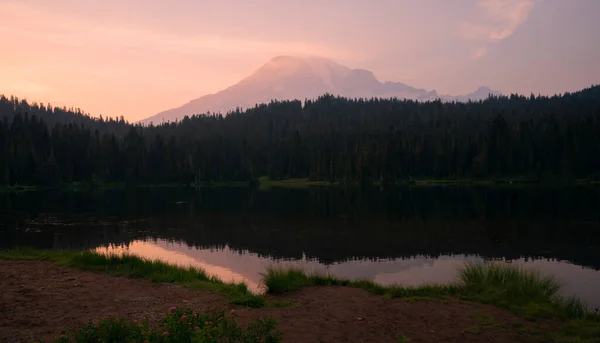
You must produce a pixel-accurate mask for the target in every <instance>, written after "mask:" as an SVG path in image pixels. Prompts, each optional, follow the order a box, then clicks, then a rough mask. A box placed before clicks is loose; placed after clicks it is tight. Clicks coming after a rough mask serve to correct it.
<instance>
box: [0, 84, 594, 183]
mask: <svg viewBox="0 0 600 343" xmlns="http://www.w3.org/2000/svg"><path fill="white" fill-rule="evenodd" d="M2 117H3V120H2V121H1V122H0V180H2V183H3V184H4V185H5V186H12V185H49V186H51V185H58V184H62V183H71V182H88V183H108V182H116V183H128V184H167V183H180V184H192V183H194V184H197V183H203V182H223V181H242V182H255V181H256V180H257V179H258V178H260V177H263V176H268V177H269V178H271V179H288V178H309V179H311V180H326V181H331V182H339V183H365V184H366V183H373V182H378V183H384V184H385V183H395V182H404V181H407V180H412V179H415V178H436V179H463V178H495V177H501V178H512V177H515V178H516V177H526V178H530V179H541V178H544V177H560V178H588V177H598V176H600V86H594V87H590V88H587V89H584V90H582V91H579V92H576V93H565V94H563V95H556V96H552V97H547V96H534V95H531V96H529V97H526V96H522V95H516V94H513V95H510V96H490V97H489V98H488V99H486V100H483V101H477V102H466V103H461V102H441V101H429V102H418V101H411V100H400V99H347V98H342V97H335V96H332V95H327V94H326V95H324V96H321V97H319V98H318V99H316V100H305V101H304V103H302V102H301V101H272V102H270V103H268V104H260V105H256V106H255V107H253V108H249V109H246V110H241V109H237V110H235V111H232V112H229V113H227V114H226V115H221V114H200V115H193V116H186V117H185V118H184V119H182V120H181V121H176V122H170V123H162V124H160V125H157V126H155V125H150V126H141V125H134V124H130V123H128V122H126V121H125V120H124V118H122V117H121V118H107V119H104V118H92V117H90V116H89V115H87V114H85V113H83V112H81V111H80V110H74V109H66V108H62V109H60V108H52V107H51V106H44V105H38V104H33V105H30V104H28V103H27V101H24V100H19V99H16V98H14V97H11V98H6V97H0V118H2Z"/></svg>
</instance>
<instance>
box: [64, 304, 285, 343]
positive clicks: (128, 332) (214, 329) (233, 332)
mask: <svg viewBox="0 0 600 343" xmlns="http://www.w3.org/2000/svg"><path fill="white" fill-rule="evenodd" d="M276 327H277V321H276V320H275V319H271V318H268V319H258V320H256V321H254V322H252V323H251V324H249V325H248V326H247V327H246V328H245V329H244V328H241V327H239V326H238V324H237V322H236V320H235V317H234V314H233V311H231V312H229V313H226V312H224V311H209V312H207V313H194V312H193V311H192V310H190V309H178V308H176V307H171V308H169V312H168V313H167V315H166V316H165V317H164V318H163V319H162V320H161V321H160V322H159V323H158V325H151V324H150V323H149V322H148V320H147V319H145V320H143V321H140V322H138V321H135V320H133V321H131V320H127V319H123V318H116V317H111V318H108V319H104V320H102V321H100V322H99V323H98V324H93V323H90V324H88V325H86V326H84V327H81V328H79V329H75V330H72V331H71V332H70V333H69V334H67V335H66V336H63V337H61V338H59V339H58V340H56V341H55V343H84V342H86V343H87V342H106V343H109V342H110V343H121V342H122V343H129V342H147V343H213V342H214V343H216V342H227V343H278V342H281V340H282V334H281V333H279V332H277V331H276V330H275V329H276Z"/></svg>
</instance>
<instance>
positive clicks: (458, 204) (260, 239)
mask: <svg viewBox="0 0 600 343" xmlns="http://www.w3.org/2000/svg"><path fill="white" fill-rule="evenodd" d="M599 199H600V197H599V194H598V192H597V191H594V190H590V189H585V188H582V189H577V188H572V189H566V190H551V189H490V188H453V187H448V188H413V189H409V188H396V189H392V190H387V191H383V192H381V191H379V190H376V189H363V190H343V189H325V190H315V189H307V190H286V189H273V190H271V191H268V192H261V191H253V190H251V189H248V188H230V189H203V190H202V191H200V192H197V193H196V192H193V191H190V190H179V189H176V188H173V189H159V190H138V191H135V192H126V191H112V192H101V193H45V194H38V193H27V194H21V195H19V196H18V197H15V196H12V197H11V198H10V199H9V200H10V202H5V204H6V205H7V206H4V207H3V210H1V211H2V212H1V213H0V214H2V215H3V218H6V220H3V223H2V227H3V230H4V231H5V232H4V233H3V234H2V237H3V240H2V243H1V245H2V246H14V245H16V244H21V243H23V242H28V243H29V244H30V245H34V246H38V247H43V248H77V249H86V248H93V247H97V246H105V245H107V244H128V243H130V242H132V241H133V240H135V239H138V238H151V237H160V238H165V239H173V240H177V241H182V242H185V243H186V244H188V245H190V246H197V247H200V248H206V247H218V246H223V245H225V244H227V245H228V246H229V247H230V248H231V249H232V250H237V251H239V252H241V251H244V250H248V251H251V252H255V253H257V254H259V255H263V256H270V257H273V258H301V257H302V255H303V254H305V255H306V256H307V257H309V258H318V259H319V260H320V261H322V262H324V263H331V262H336V261H343V260H347V259H349V258H361V259H362V258H368V259H377V258H397V257H408V256H413V255H428V256H438V255H440V254H479V255H482V256H488V257H492V258H500V257H507V258H519V257H522V256H539V257H547V258H558V259H565V260H571V261H574V262H575V263H578V264H582V265H588V266H593V267H596V268H598V267H600V262H598V261H599V260H600V259H599V258H598V254H599V252H598V250H597V247H599V246H600V224H598V223H599V222H600V211H598V209H599V208H598V204H600V202H599ZM48 217H52V218H53V224H54V225H49V224H48V223H46V224H44V223H45V222H44V220H43V219H44V218H48ZM57 222H58V223H59V224H60V223H64V224H70V226H69V227H65V226H61V225H56V223H57ZM32 223H38V225H37V226H35V225H33V224H32ZM40 223H41V224H40ZM32 227H34V228H35V229H39V230H40V231H41V232H38V233H35V232H26V230H27V229H31V228H32ZM12 228H19V229H20V230H19V231H14V230H12ZM21 245H22V244H21ZM594 247H596V248H594Z"/></svg>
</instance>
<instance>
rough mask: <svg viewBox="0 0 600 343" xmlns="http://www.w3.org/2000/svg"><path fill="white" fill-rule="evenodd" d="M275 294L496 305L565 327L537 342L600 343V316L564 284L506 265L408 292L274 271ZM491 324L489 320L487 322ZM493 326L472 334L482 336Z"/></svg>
mask: <svg viewBox="0 0 600 343" xmlns="http://www.w3.org/2000/svg"><path fill="white" fill-rule="evenodd" d="M263 283H264V285H265V286H266V288H267V293H269V294H282V293H286V292H290V291H295V290H298V289H301V288H303V287H310V286H347V287H357V288H361V289H364V290H367V291H369V292H372V293H375V294H378V295H382V296H384V297H386V298H404V299H407V300H410V301H413V300H423V299H427V300H430V299H438V300H439V299H443V298H446V297H449V296H453V297H458V298H459V299H462V300H466V301H471V302H477V303H484V304H492V305H495V306H498V307H503V308H506V309H509V310H511V311H512V312H514V313H516V314H518V315H522V316H523V317H524V318H526V319H529V320H539V319H552V320H558V321H560V323H561V325H560V326H559V327H557V330H556V331H554V332H547V331H535V332H533V331H532V332H528V333H527V334H528V335H532V337H534V338H536V339H543V340H546V341H553V342H560V343H575V342H577V343H600V316H599V315H597V314H592V313H590V312H588V311H587V310H586V308H585V306H584V305H583V303H582V302H581V301H580V300H579V299H577V298H574V297H570V298H562V297H560V296H559V291H560V285H559V284H558V283H557V282H556V281H555V280H554V279H553V278H551V277H546V276H542V275H540V274H539V272H537V271H533V270H527V269H523V268H518V267H514V266H507V265H502V264H494V263H492V264H481V265H475V264H468V265H466V266H465V267H463V268H462V269H460V271H459V280H458V281H457V282H456V283H453V284H448V285H424V286H419V287H403V286H399V285H392V286H382V285H377V284H375V283H373V282H371V281H368V280H357V281H351V280H346V279H336V278H334V277H333V276H331V275H320V274H317V273H307V272H305V271H304V270H302V269H301V268H297V267H292V268H283V267H271V268H268V269H267V272H266V273H265V274H264V275H263ZM484 319H485V318H484ZM490 323H493V321H491V320H488V319H486V321H485V322H481V323H478V325H476V326H473V327H471V328H468V329H467V333H471V334H477V333H479V332H480V331H481V330H483V329H485V328H486V327H489V326H490V325H492V324H490Z"/></svg>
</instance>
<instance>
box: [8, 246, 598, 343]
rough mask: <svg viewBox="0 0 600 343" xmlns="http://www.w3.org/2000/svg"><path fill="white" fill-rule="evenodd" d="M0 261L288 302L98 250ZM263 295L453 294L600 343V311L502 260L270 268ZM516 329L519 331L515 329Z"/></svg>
mask: <svg viewBox="0 0 600 343" xmlns="http://www.w3.org/2000/svg"><path fill="white" fill-rule="evenodd" d="M0 259H5V260H6V259H8V260H48V261H54V262H56V263H57V264H59V265H62V266H67V267H74V268H79V269H83V270H90V271H97V272H104V273H107V274H110V275H115V276H127V277H133V278H143V279H147V280H151V281H155V282H170V283H178V284H182V285H184V286H186V287H190V288H195V289H200V290H207V291H213V292H218V293H220V294H223V295H225V296H226V297H227V298H228V299H229V301H230V302H231V303H233V304H238V305H243V306H248V307H255V308H258V307H265V306H266V307H282V306H290V305H292V306H293V304H291V303H289V302H287V301H282V300H279V299H275V298H273V297H270V298H269V301H268V302H267V301H266V300H265V297H264V296H262V295H255V294H252V293H251V292H250V291H249V290H248V289H247V287H246V285H245V284H232V283H224V282H222V281H220V280H218V279H216V278H214V277H211V276H208V275H207V274H206V273H205V272H204V271H202V270H201V269H196V268H192V267H189V268H182V267H177V266H172V265H168V264H165V263H163V262H158V261H151V260H147V259H142V258H139V257H135V256H130V255H119V256H117V255H103V254H99V253H93V252H71V251H41V250H33V249H13V250H8V251H0ZM263 283H264V285H265V287H266V289H267V293H268V294H271V295H277V294H283V293H286V292H292V291H296V290H299V289H302V288H305V287H312V286H345V287H356V288H361V289H364V290H366V291H369V292H371V293H374V294H378V295H381V296H383V297H385V298H404V299H406V300H407V301H422V300H428V301H442V302H446V301H448V300H451V298H458V299H460V300H461V301H462V302H476V303H484V304H491V305H495V306H497V307H501V308H505V309H507V310H510V311H512V312H513V313H515V314H517V315H519V316H521V317H523V318H524V319H526V320H529V321H532V322H536V321H540V320H541V322H540V323H543V322H544V320H550V321H551V322H554V321H555V322H558V323H560V325H554V327H556V330H555V331H552V332H549V331H548V330H543V329H539V330H533V329H531V328H530V327H522V328H520V329H519V330H520V331H522V332H523V334H524V335H528V336H531V337H535V338H541V339H544V340H547V341H553V342H557V343H576V342H577V343H600V315H598V314H592V313H590V312H588V311H587V310H586V309H585V307H584V305H583V304H582V303H581V301H580V300H578V299H577V298H563V297H560V296H559V292H560V285H559V284H558V283H557V282H556V281H555V280H554V279H553V278H551V277H546V276H542V275H540V274H539V273H538V272H536V271H532V270H526V269H522V268H517V267H514V266H507V265H504V264H483V265H480V264H470V265H466V266H465V267H463V268H462V269H461V270H460V272H459V280H457V281H456V282H455V283H451V284H445V285H438V284H432V285H424V286H418V287H405V286H401V285H391V286H382V285H378V284H376V283H374V282H372V281H369V280H347V279H338V278H335V277H333V276H331V275H322V274H317V273H308V272H306V271H305V270H303V269H301V268H281V267H271V268H268V269H267V271H266V273H265V274H264V275H263ZM474 322H475V324H477V325H475V326H473V327H472V328H470V329H468V330H467V331H468V332H466V333H471V334H478V333H480V332H481V330H485V329H486V328H488V327H492V326H494V322H493V318H483V317H482V318H475V319H474ZM515 329H518V328H515Z"/></svg>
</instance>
